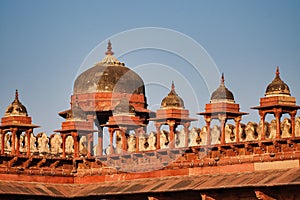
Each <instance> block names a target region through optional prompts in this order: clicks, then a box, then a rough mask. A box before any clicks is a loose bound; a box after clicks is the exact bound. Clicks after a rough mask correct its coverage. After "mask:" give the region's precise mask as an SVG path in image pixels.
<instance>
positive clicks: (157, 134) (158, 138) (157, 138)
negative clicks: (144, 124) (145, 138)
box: [155, 122, 161, 149]
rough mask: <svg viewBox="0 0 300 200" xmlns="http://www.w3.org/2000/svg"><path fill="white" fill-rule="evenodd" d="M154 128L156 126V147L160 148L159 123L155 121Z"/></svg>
mask: <svg viewBox="0 0 300 200" xmlns="http://www.w3.org/2000/svg"><path fill="white" fill-rule="evenodd" d="M155 128H156V149H160V128H161V123H158V122H155Z"/></svg>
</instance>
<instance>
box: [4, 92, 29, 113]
mask: <svg viewBox="0 0 300 200" xmlns="http://www.w3.org/2000/svg"><path fill="white" fill-rule="evenodd" d="M5 116H28V113H27V109H26V107H25V106H24V105H23V104H22V103H21V102H20V101H19V93H18V90H16V95H15V100H14V101H13V102H12V103H11V104H10V105H9V106H8V107H7V108H6V111H5Z"/></svg>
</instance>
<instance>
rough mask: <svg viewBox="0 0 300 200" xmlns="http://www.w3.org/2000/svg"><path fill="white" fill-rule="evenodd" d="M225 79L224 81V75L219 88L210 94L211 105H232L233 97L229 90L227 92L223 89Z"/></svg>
mask: <svg viewBox="0 0 300 200" xmlns="http://www.w3.org/2000/svg"><path fill="white" fill-rule="evenodd" d="M224 82H225V79H224V73H223V74H222V77H221V84H220V86H219V87H218V88H217V89H216V90H215V91H214V92H213V93H212V95H211V97H210V102H211V103H216V102H228V103H234V97H233V94H232V92H231V91H230V90H228V89H227V88H226V87H225V83H224Z"/></svg>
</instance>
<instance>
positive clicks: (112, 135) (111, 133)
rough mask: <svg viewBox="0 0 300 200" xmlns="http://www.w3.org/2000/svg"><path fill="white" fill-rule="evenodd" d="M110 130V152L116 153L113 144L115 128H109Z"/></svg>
mask: <svg viewBox="0 0 300 200" xmlns="http://www.w3.org/2000/svg"><path fill="white" fill-rule="evenodd" d="M108 132H109V154H114V153H115V152H114V146H113V141H114V132H115V129H114V128H108Z"/></svg>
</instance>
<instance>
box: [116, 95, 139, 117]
mask: <svg viewBox="0 0 300 200" xmlns="http://www.w3.org/2000/svg"><path fill="white" fill-rule="evenodd" d="M113 115H135V109H134V107H133V106H132V105H130V103H129V102H128V100H127V99H125V98H123V99H121V101H120V103H119V104H118V105H116V107H115V109H114V111H113Z"/></svg>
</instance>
